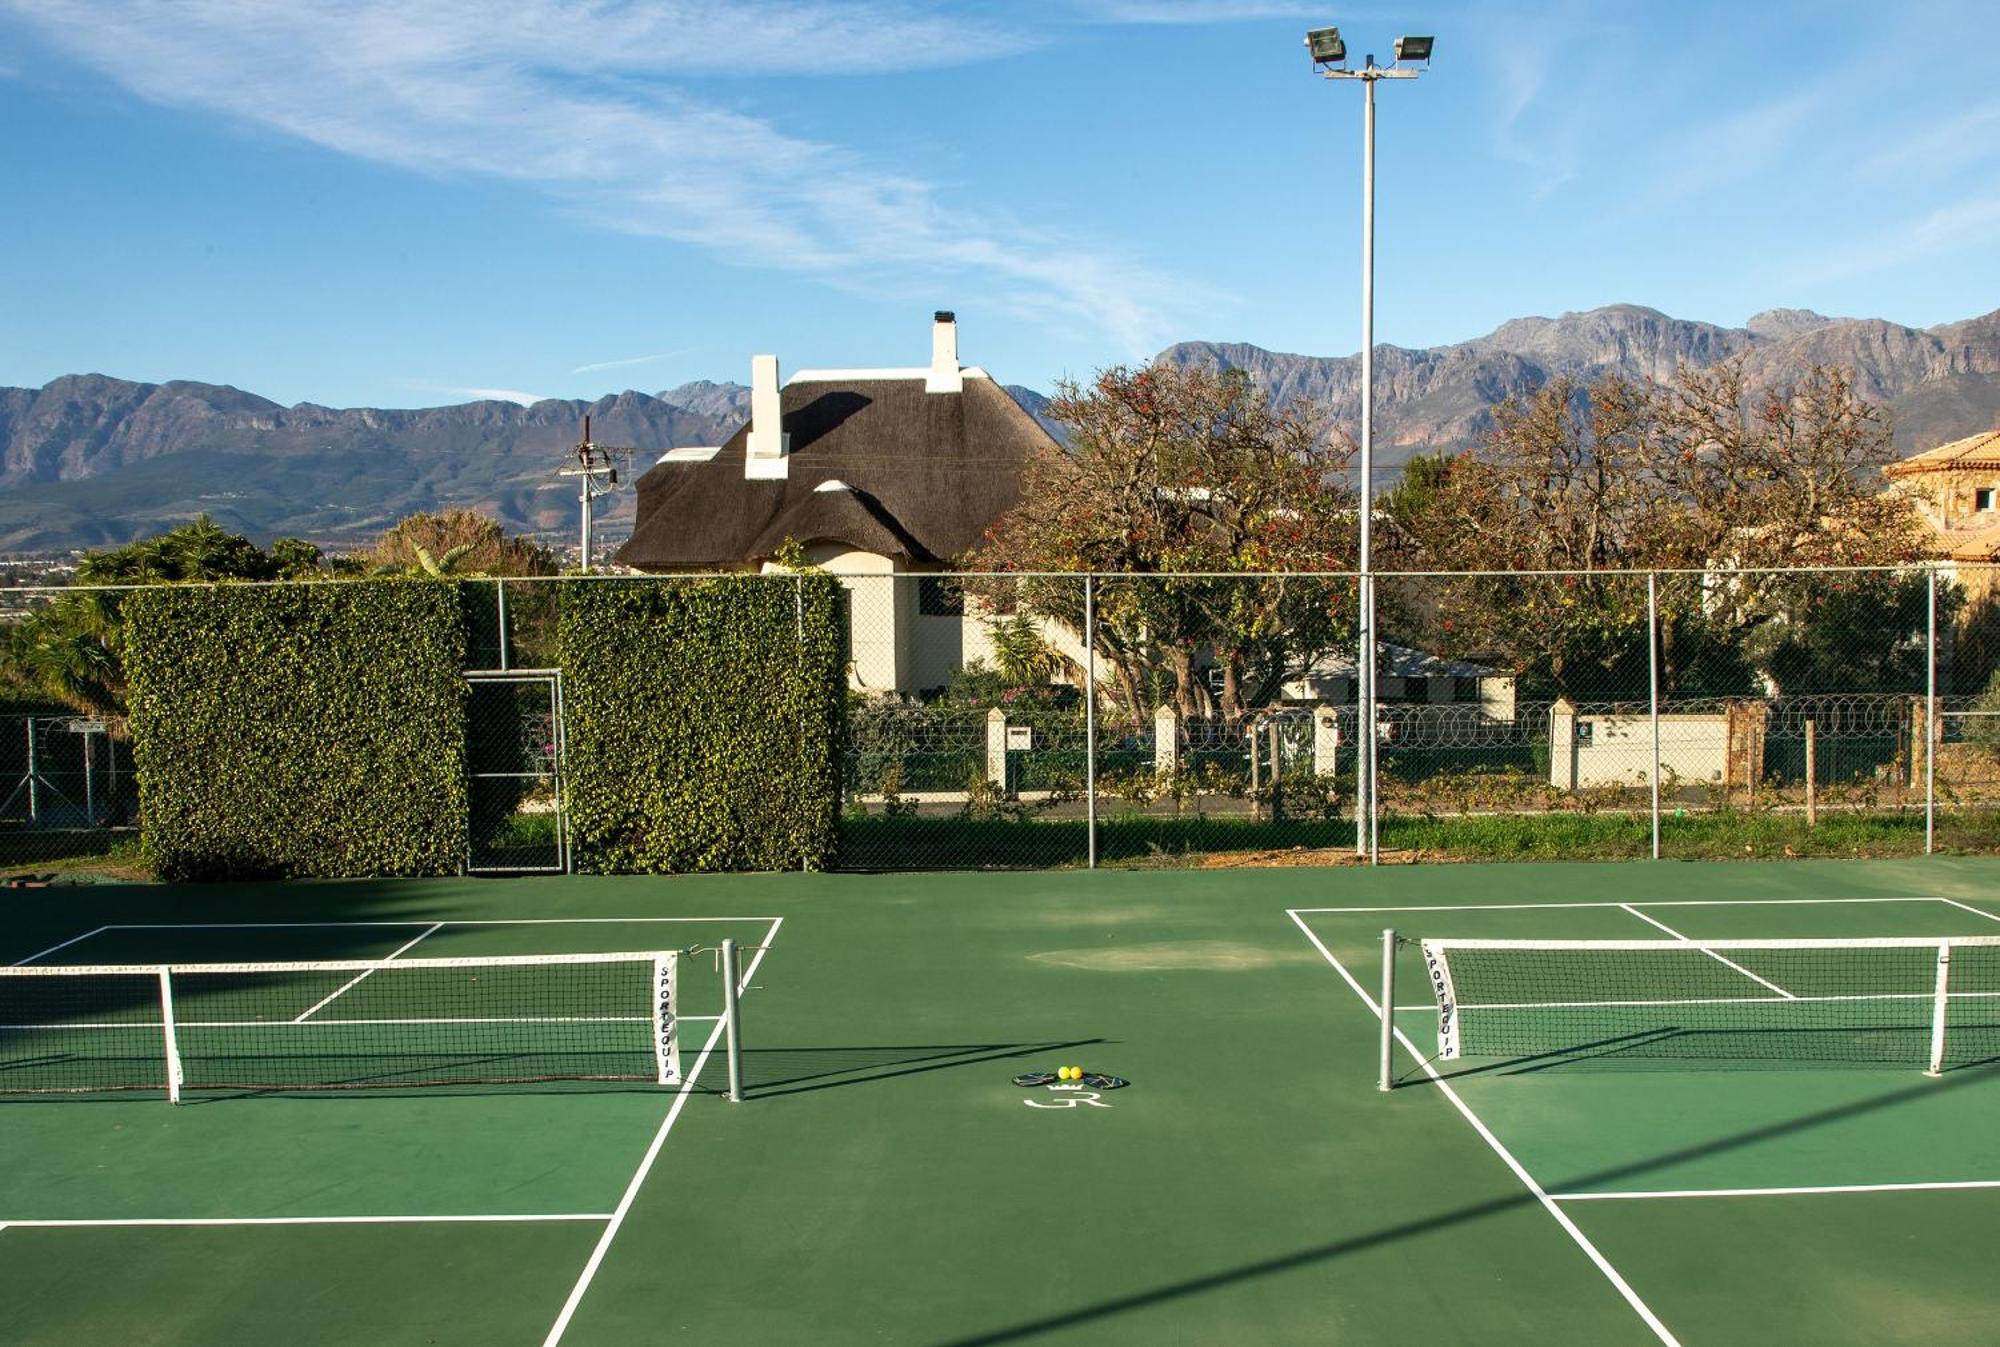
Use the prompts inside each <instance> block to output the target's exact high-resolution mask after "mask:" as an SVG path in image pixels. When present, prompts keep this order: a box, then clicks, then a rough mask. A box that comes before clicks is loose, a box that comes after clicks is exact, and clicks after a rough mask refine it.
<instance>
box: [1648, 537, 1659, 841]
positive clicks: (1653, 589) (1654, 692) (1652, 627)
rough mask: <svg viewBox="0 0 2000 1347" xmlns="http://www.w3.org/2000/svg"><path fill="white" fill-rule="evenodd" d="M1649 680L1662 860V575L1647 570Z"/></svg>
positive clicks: (1655, 829)
mask: <svg viewBox="0 0 2000 1347" xmlns="http://www.w3.org/2000/svg"><path fill="white" fill-rule="evenodd" d="M1646 682H1647V696H1648V698H1649V699H1650V700H1649V702H1648V705H1649V707H1650V708H1651V713H1652V715H1651V718H1652V722H1653V859H1654V860H1658V859H1660V577H1659V573H1658V572H1656V571H1647V572H1646Z"/></svg>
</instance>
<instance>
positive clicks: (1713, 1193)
mask: <svg viewBox="0 0 2000 1347" xmlns="http://www.w3.org/2000/svg"><path fill="white" fill-rule="evenodd" d="M1967 1188H2000V1179H1949V1180H1942V1181H1939V1182H1935V1183H1828V1184H1819V1185H1815V1186H1809V1187H1801V1188H1667V1189H1662V1190H1660V1191H1658V1192H1650V1193H1645V1192H1632V1193H1552V1194H1550V1196H1552V1197H1553V1198H1554V1199H1555V1200H1556V1201H1558V1202H1615V1201H1624V1200H1628V1199H1632V1200H1644V1199H1653V1198H1662V1197H1799V1196H1813V1195H1816V1194H1820V1193H1934V1192H1952V1191H1956V1190H1959V1189H1967Z"/></svg>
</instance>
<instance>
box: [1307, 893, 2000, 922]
mask: <svg viewBox="0 0 2000 1347" xmlns="http://www.w3.org/2000/svg"><path fill="white" fill-rule="evenodd" d="M1951 901H1952V900H1951V899H1949V898H1937V897H1932V896H1930V895H1925V896H1923V897H1918V898H1906V897H1898V898H1655V899H1649V900H1647V901H1645V902H1641V903H1633V904H1630V906H1633V907H1814V906H1818V905H1820V904H1824V903H1949V902H1951ZM1625 906H1628V904H1625V903H1619V902H1598V901H1595V900H1592V901H1589V902H1582V903H1429V904H1424V905H1420V906H1409V907H1289V908H1286V909H1285V910H1286V911H1287V912H1303V913H1306V914H1307V915H1318V914H1322V913H1325V914H1332V915H1336V916H1337V915H1339V914H1340V913H1343V912H1527V911H1531V910H1546V909H1552V908H1566V907H1625ZM1958 906H1961V907H1963V906H1964V904H1963V903H1961V904H1958ZM1970 910H1972V911H1975V912H1977V911H1978V909H1977V908H1973V909H1970ZM1979 915H1980V916H1982V917H1985V916H1990V915H1991V914H1990V913H1986V912H1980V913H1979ZM1993 920H1995V921H2000V917H1994V918H1993Z"/></svg>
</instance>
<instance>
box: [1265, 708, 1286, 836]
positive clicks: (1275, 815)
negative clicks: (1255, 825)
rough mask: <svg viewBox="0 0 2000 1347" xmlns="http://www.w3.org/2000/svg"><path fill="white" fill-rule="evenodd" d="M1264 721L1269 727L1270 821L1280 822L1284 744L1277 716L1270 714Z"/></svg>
mask: <svg viewBox="0 0 2000 1347" xmlns="http://www.w3.org/2000/svg"><path fill="white" fill-rule="evenodd" d="M1264 723H1265V725H1266V726H1268V727H1269V730H1270V741H1271V822H1273V823H1280V822H1283V820H1284V817H1285V756H1284V744H1283V743H1282V742H1281V741H1280V737H1279V736H1280V734H1281V731H1280V730H1279V729H1278V718H1277V717H1276V716H1272V717H1270V718H1269V719H1268V720H1266V721H1265V722H1264Z"/></svg>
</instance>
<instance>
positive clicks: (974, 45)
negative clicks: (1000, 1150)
mask: <svg viewBox="0 0 2000 1347" xmlns="http://www.w3.org/2000/svg"><path fill="white" fill-rule="evenodd" d="M0 11H5V12H11V13H13V14H15V15H17V16H18V17H19V18H21V19H23V20H24V21H26V22H27V23H29V24H31V25H32V26H33V27H34V28H35V29H36V30H37V31H38V32H40V33H41V34H42V35H43V36H44V37H45V38H46V39H47V40H48V41H50V42H51V43H52V44H54V45H55V46H57V47H59V48H60V49H62V50H64V51H66V52H68V53H70V54H71V55H73V56H75V57H76V58H78V59H80V60H81V61H83V62H86V63H87V64H89V65H91V66H93V67H95V68H96V69H98V70H100V71H102V72H104V73H105V74H107V75H108V76H110V77H111V78H112V79H114V80H116V81H117V82H119V83H120V84H122V85H124V86H125V87H127V88H129V89H131V90H133V91H134V92H136V93H138V94H140V95H141V96H143V97H146V98H149V99H152V100H154V101H157V102H160V103H164V104H169V105H173V106H179V107H191V108H199V109H204V110H207V111H211V112H214V113H218V114H221V115H223V116H226V117H229V118H232V119H236V120H239V121H242V122H246V123H249V124H252V125H257V126H261V127H265V128H269V129H271V130H274V131H278V132H281V133H283V134H286V135H290V136H295V137H298V138H299V139H302V140H305V141H309V142H311V143H313V144H316V145H320V146H324V147H327V148H329V149H332V150H335V151H338V152H340V153H343V154H347V155H351V156H354V157H357V158H361V159H367V160H371V161H375V162H378V163H385V164H390V165H395V166H397V167H400V168H404V169H408V170H413V171H417V172H421V173H427V174H435V175H477V176H481V177H488V178H494V179H499V180H505V181H510V182H514V183H518V184H521V185H523V186H526V187H529V188H532V189H534V190H536V191H538V192H540V193H542V194H544V195H545V196H547V197H548V198H550V199H552V200H554V201H556V202H558V203H560V204H562V205H563V206H565V207H566V208H568V209H570V210H572V211H574V212H576V213H578V214H579V215H581V216H582V217H584V218H585V219H587V220H588V221H590V222H591V223H593V224H595V225H597V226H598V227H601V228H606V229H612V230H619V231H624V232H627V233H632V234H638V235H648V236H655V237H660V238H667V239H673V240H677V241H680V242H684V243H690V244H694V245H697V246H700V247H703V248H707V249H711V250H713V251H714V252H715V253H716V254H718V255H719V256H721V257H722V258H723V259H725V260H728V261H732V262H735V263H739V264H743V265H749V266H759V267H767V268H778V269H783V270H788V271H793V272H797V273H801V274H805V275H808V276H812V277H815V278H817V279H820V280H822V281H824V282H826V283H828V284H834V285H843V286H848V287H852V288H854V289H856V290H865V291H867V292H869V293H873V294H882V293H892V294H893V293H901V292H903V291H906V290H907V291H910V292H913V293H914V292H918V291H921V292H922V293H925V294H927V295H932V294H935V293H936V291H937V289H938V287H939V285H940V284H941V283H943V284H949V285H951V286H952V287H953V288H954V289H955V290H956V292H957V293H960V294H962V295H966V296H968V299H967V301H966V302H968V303H969V302H972V297H977V298H978V299H979V300H980V301H981V302H991V303H993V304H995V305H996V306H1006V307H1009V308H1012V309H1015V310H1017V311H1022V312H1027V313H1030V314H1045V315H1047V316H1048V317H1049V318H1050V319H1052V320H1060V321H1062V322H1065V323H1068V324H1072V325H1081V326H1085V327H1088V328H1090V329H1094V330H1096V331H1098V332H1100V333H1103V334H1105V335H1106V336H1108V337H1109V338H1110V339H1111V340H1112V341H1113V342H1115V343H1116V344H1117V345H1118V346H1119V347H1121V348H1123V352H1124V353H1125V354H1128V355H1138V354H1142V353H1145V352H1147V351H1149V350H1150V349H1151V348H1152V347H1154V346H1156V345H1157V344H1158V343H1159V342H1160V341H1161V340H1163V339H1164V337H1165V336H1166V335H1168V334H1169V333H1170V332H1171V330H1172V328H1173V327H1174V326H1175V322H1176V314H1177V313H1183V312H1185V311H1186V308H1187V307H1188V306H1190V305H1192V304H1194V303H1197V302H1199V300H1198V298H1197V297H1196V296H1193V295H1191V294H1190V293H1189V292H1188V288H1187V287H1186V286H1185V285H1183V284H1181V283H1179V282H1176V281H1172V280H1170V279H1168V278H1166V277H1163V276H1160V275H1157V274H1154V273H1152V272H1150V271H1149V270H1147V269H1146V268H1144V267H1143V266H1141V265H1138V264H1136V263H1134V262H1132V261H1130V260H1128V259H1127V258H1126V257H1125V256H1124V255H1122V254H1121V253H1120V252H1119V251H1118V250H1117V249H1115V248H1113V247H1109V246H1104V245H1097V244H1092V243H1091V242H1089V241H1079V240H1077V239H1074V238H1070V237H1059V236H1055V235H1052V234H1048V233H1042V232H1037V231H1034V230H1030V229H1026V228H1023V227H1020V226H1016V225H1014V224H1011V223H1010V222H1007V221H1005V220H1003V219H998V218H995V217H994V215H993V213H992V212H991V211H983V212H982V211H980V210H976V209H972V208H969V207H967V206H965V205H963V204H961V203H959V202H956V201H947V200H945V199H943V198H942V194H941V193H940V192H939V190H938V189H937V188H935V187H934V186H933V185H932V184H931V183H930V182H928V181H926V180H924V179H922V178H921V177H918V176H916V175H914V174H910V173H907V172H904V171H900V170H898V169H894V168H891V167H889V166H887V165H886V164H883V163H880V162H878V161H876V160H875V159H874V158H872V157H871V156H870V155H868V154H866V153H864V152H861V151H858V150H854V149H850V148H848V147H844V146H841V145H837V144H831V143H827V142H825V141H822V140H813V139H808V138H805V137H803V136H800V135H797V134H793V133H790V132H788V131H786V130H783V129H781V128H780V127H779V126H778V125H777V124H776V123H775V122H773V121H772V120H769V119H767V118H764V117H759V116H756V115H752V114H751V113H748V112H745V111H741V110H738V109H737V108H732V107H725V106H722V105H720V104H718V103H716V102H713V101H710V100H708V99H706V98H704V97H701V96H698V95H697V94H696V93H694V92H692V91H691V90H690V89H689V88H688V87H687V86H685V85H684V84H683V83H682V82H681V79H682V77H686V76H705V77H714V76H730V75H745V74H749V75H771V74H781V73H802V72H804V73H811V74H814V75H828V74H853V73H865V72H883V71H894V70H910V69H918V68H930V67H939V66H945V65H950V64H954V63H959V62H963V61H967V60H973V59H986V58H990V57H993V56H996V55H1005V54H1009V53H1013V52H1018V51H1021V50H1024V49H1027V48H1029V47H1031V46H1034V45H1036V44H1037V43H1039V42H1040V41H1041V40H1043V39H1042V36H1041V35H1040V33H1039V32H1038V31H1037V29H1036V26H1034V25H1012V26H1010V25H1008V24H1005V23H1002V22H998V21H994V20H988V19H983V18H978V17H973V16H970V15H968V14H967V13H966V12H965V11H964V10H963V9H961V8H959V7H956V6H942V7H941V6H938V5H936V4H933V3H927V0H845V2H843V0H730V2H727V3H716V2H714V0H711V2H710V3H697V2H696V0H653V2H651V3H645V4H639V3H618V2H616V0H613V2H611V3H593V4H579V3H574V2H573V0H515V2H514V3H511V4H508V5H506V6H500V7H496V6H493V5H491V4H489V3H486V2H485V0H426V2H425V3H422V4H415V5H412V4H409V3H407V0H345V2H340V0H287V3H284V4H276V5H274V4H271V3H269V2H268V0H177V2H176V0H102V3H96V4H93V5H90V6H87V7H83V6H77V5H74V4H71V3H69V0H0ZM801 34H811V40H810V41H805V40H800V37H799V36H798V35H801ZM704 87H706V86H704Z"/></svg>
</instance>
